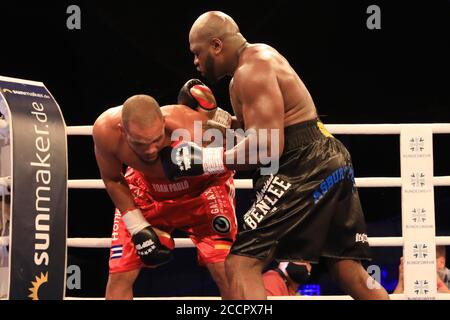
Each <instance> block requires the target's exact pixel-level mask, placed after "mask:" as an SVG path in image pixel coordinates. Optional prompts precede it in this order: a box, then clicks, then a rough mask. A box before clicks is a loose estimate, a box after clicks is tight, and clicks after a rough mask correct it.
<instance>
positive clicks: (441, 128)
mask: <svg viewBox="0 0 450 320" xmlns="http://www.w3.org/2000/svg"><path fill="white" fill-rule="evenodd" d="M405 125H412V124H410V123H407V124H406V123H405V124H401V123H400V124H326V125H325V128H327V130H328V131H330V132H331V133H333V134H400V131H401V129H402V127H403V126H405ZM417 125H423V126H427V127H431V129H432V131H433V133H436V134H439V133H450V124H448V123H421V124H417ZM67 134H68V135H78V136H89V135H91V134H92V126H69V127H67Z"/></svg>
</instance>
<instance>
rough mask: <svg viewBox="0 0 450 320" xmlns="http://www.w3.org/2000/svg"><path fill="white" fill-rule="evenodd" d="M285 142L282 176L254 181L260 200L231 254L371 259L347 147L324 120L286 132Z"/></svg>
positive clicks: (315, 259) (246, 218) (284, 258)
mask: <svg viewBox="0 0 450 320" xmlns="http://www.w3.org/2000/svg"><path fill="white" fill-rule="evenodd" d="M284 139H285V147H284V153H283V155H282V156H281V158H280V162H279V170H278V172H277V173H276V174H275V175H260V174H259V175H258V176H256V177H255V179H254V181H253V182H254V187H255V189H256V190H257V192H256V199H255V201H254V203H253V205H252V207H251V208H250V210H248V212H247V213H246V214H245V215H244V227H243V230H242V231H241V232H239V233H238V235H237V239H236V241H235V243H234V244H233V247H232V248H231V253H232V254H235V255H242V256H248V257H252V258H257V259H266V258H271V259H275V260H278V261H296V260H305V261H310V262H318V260H319V258H320V257H328V258H336V259H353V260H370V255H369V244H368V241H367V234H366V224H365V221H364V214H363V211H362V208H361V203H360V200H359V196H358V191H357V189H356V187H355V180H354V172H353V166H352V162H351V157H350V154H349V152H348V151H347V149H346V148H345V146H344V145H343V144H342V143H341V142H340V141H339V140H337V139H336V138H334V137H333V136H332V135H331V134H330V133H329V132H328V131H327V130H326V129H325V127H324V126H323V124H322V122H320V120H312V121H306V122H302V123H299V124H295V125H293V126H289V127H287V128H285V138H284Z"/></svg>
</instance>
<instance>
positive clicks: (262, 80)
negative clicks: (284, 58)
mask: <svg viewBox="0 0 450 320" xmlns="http://www.w3.org/2000/svg"><path fill="white" fill-rule="evenodd" d="M254 46H255V47H252V48H250V51H249V52H245V56H244V57H243V58H242V62H241V64H240V66H239V67H238V68H237V69H236V72H235V73H234V76H233V83H232V85H231V84H230V89H231V90H233V91H234V92H235V93H236V94H238V95H239V96H241V95H245V94H250V93H254V90H255V89H257V88H259V87H264V86H265V85H267V84H269V83H272V82H276V81H277V74H276V61H275V60H276V55H277V53H276V51H275V50H274V49H273V48H271V47H269V46H267V45H254Z"/></svg>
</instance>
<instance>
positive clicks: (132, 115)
mask: <svg viewBox="0 0 450 320" xmlns="http://www.w3.org/2000/svg"><path fill="white" fill-rule="evenodd" d="M162 118H163V116H162V113H161V109H160V107H159V104H158V102H157V101H156V100H155V99H153V98H152V97H150V96H147V95H136V96H132V97H130V98H128V99H127V101H125V103H124V104H123V108H122V124H123V126H124V127H125V129H127V130H128V129H129V127H130V124H131V123H132V124H133V125H136V126H138V127H140V128H143V129H144V128H147V127H149V126H152V124H153V123H154V121H155V120H157V119H162Z"/></svg>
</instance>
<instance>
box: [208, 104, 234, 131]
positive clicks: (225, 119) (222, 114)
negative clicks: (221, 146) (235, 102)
mask: <svg viewBox="0 0 450 320" xmlns="http://www.w3.org/2000/svg"><path fill="white" fill-rule="evenodd" d="M211 120H213V121H215V122H217V123H220V124H221V125H223V126H224V127H225V128H227V129H230V127H231V115H230V114H229V113H228V112H226V111H225V110H223V109H221V108H217V110H216V113H215V114H214V117H213V118H212V119H211Z"/></svg>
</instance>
